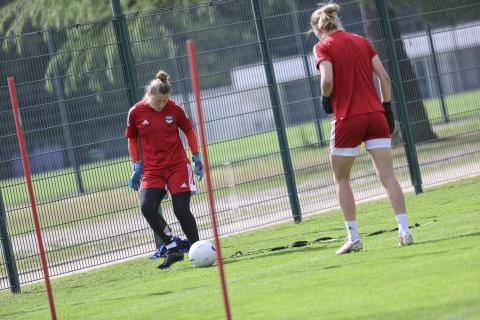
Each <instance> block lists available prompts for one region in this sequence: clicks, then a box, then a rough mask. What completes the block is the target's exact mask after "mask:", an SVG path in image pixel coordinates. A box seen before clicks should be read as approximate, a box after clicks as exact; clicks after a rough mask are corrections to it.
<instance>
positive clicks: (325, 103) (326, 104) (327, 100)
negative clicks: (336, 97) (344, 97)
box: [322, 96, 333, 114]
mask: <svg viewBox="0 0 480 320" xmlns="http://www.w3.org/2000/svg"><path fill="white" fill-rule="evenodd" d="M322 107H323V111H325V113H328V114H332V113H333V107H332V97H325V96H322Z"/></svg>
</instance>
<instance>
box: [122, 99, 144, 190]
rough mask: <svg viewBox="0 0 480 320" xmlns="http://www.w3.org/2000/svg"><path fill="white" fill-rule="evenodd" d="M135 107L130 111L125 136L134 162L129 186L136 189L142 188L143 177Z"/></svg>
mask: <svg viewBox="0 0 480 320" xmlns="http://www.w3.org/2000/svg"><path fill="white" fill-rule="evenodd" d="M134 108H135V107H133V108H131V109H130V111H129V112H128V118H127V128H126V129H125V137H126V138H127V143H128V153H129V154H130V158H131V159H132V162H133V172H132V175H131V176H130V179H129V180H128V186H129V187H130V188H132V189H134V190H138V189H139V188H140V179H141V177H142V162H141V159H140V147H139V145H138V142H139V139H138V129H137V127H136V126H135V113H134V112H132V111H133V110H134Z"/></svg>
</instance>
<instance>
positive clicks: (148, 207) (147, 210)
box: [140, 201, 158, 217]
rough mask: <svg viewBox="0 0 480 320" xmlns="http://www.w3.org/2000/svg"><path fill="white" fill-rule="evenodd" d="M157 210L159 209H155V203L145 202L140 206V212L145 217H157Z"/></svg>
mask: <svg viewBox="0 0 480 320" xmlns="http://www.w3.org/2000/svg"><path fill="white" fill-rule="evenodd" d="M157 209H158V207H157V208H156V207H155V202H154V201H144V202H142V203H141V204H140V210H141V211H142V213H143V215H144V216H145V217H149V216H152V215H155V214H156V213H157Z"/></svg>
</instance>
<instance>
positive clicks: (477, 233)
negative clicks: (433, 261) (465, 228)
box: [417, 231, 480, 244]
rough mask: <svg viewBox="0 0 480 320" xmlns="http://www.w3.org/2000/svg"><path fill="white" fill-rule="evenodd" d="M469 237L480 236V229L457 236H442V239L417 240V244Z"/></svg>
mask: <svg viewBox="0 0 480 320" xmlns="http://www.w3.org/2000/svg"><path fill="white" fill-rule="evenodd" d="M468 237H480V232H478V231H477V232H470V233H466V234H460V235H457V236H449V237H445V238H440V239H433V240H426V241H420V242H417V244H427V243H437V242H443V241H448V240H453V239H460V238H468Z"/></svg>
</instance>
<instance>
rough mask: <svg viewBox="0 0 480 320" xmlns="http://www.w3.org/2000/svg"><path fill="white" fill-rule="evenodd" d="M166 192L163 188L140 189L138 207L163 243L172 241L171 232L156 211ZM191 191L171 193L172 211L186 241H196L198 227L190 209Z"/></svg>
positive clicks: (191, 242) (166, 243)
mask: <svg viewBox="0 0 480 320" xmlns="http://www.w3.org/2000/svg"><path fill="white" fill-rule="evenodd" d="M166 194H167V191H166V190H165V189H158V188H147V189H142V190H141V191H140V208H141V210H142V213H143V216H144V217H145V219H146V220H147V222H148V224H149V225H150V227H151V228H152V229H153V231H154V232H155V233H156V234H157V235H158V236H159V237H160V239H161V240H162V242H163V243H164V244H165V245H168V244H170V243H172V241H173V240H172V233H171V230H170V228H169V227H168V224H167V222H166V221H165V219H164V218H163V217H162V216H161V215H160V214H159V213H158V208H159V206H160V203H161V202H162V200H163V198H164V197H165V195H166ZM190 197H191V192H181V193H177V194H174V195H172V203H173V213H175V216H176V217H177V219H178V222H179V223H180V226H181V227H182V230H183V232H184V233H185V235H186V236H187V239H188V242H190V244H193V243H195V242H197V241H198V239H199V236H198V229H197V223H196V222H195V218H194V217H193V214H192V212H191V211H190Z"/></svg>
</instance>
